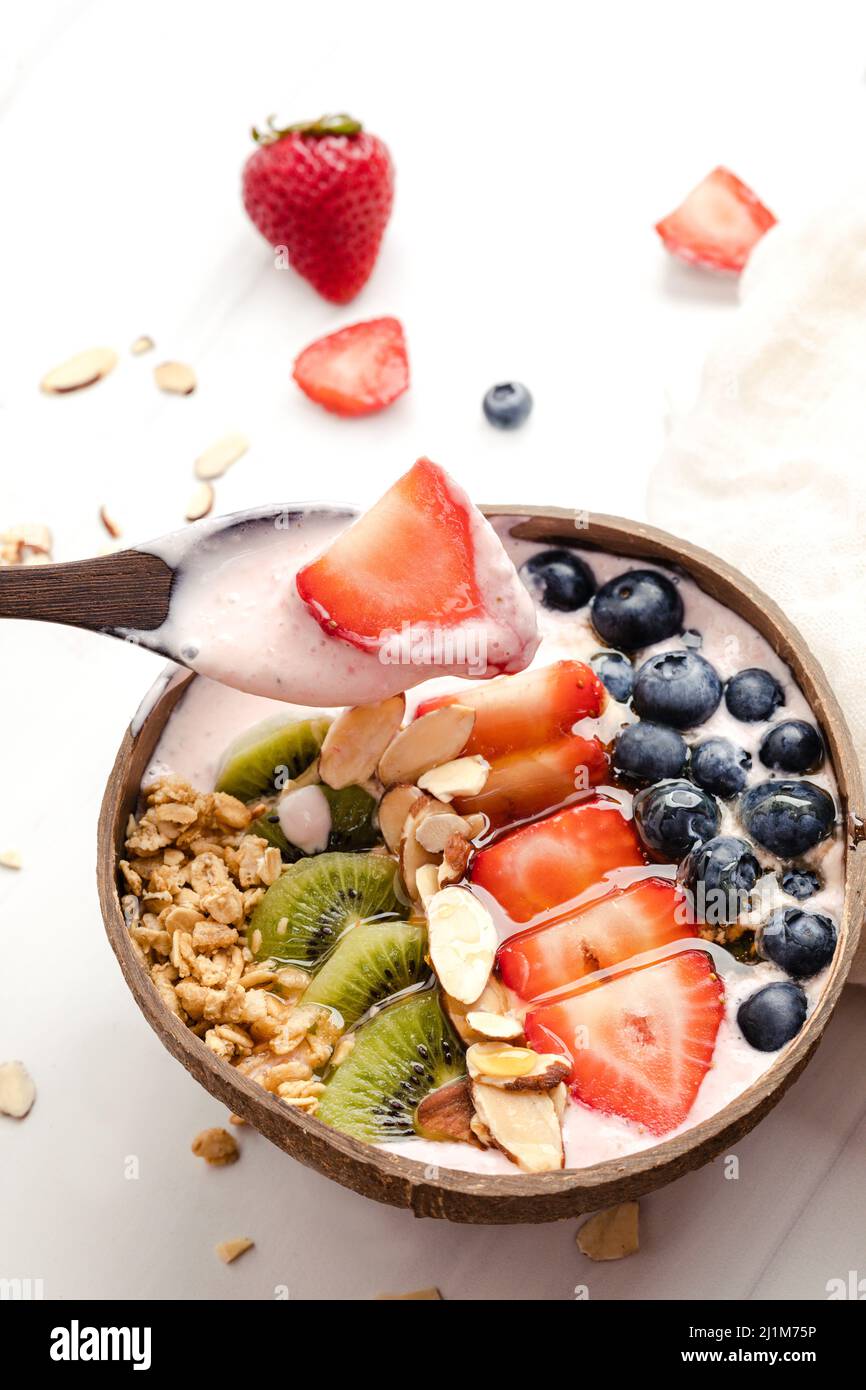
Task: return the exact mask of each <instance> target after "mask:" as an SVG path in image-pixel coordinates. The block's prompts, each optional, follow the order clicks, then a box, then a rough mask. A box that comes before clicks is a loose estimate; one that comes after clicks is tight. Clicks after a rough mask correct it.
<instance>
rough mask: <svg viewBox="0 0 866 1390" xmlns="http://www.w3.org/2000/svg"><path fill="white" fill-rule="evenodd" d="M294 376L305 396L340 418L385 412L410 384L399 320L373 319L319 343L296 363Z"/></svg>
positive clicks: (342, 329)
mask: <svg viewBox="0 0 866 1390" xmlns="http://www.w3.org/2000/svg"><path fill="white" fill-rule="evenodd" d="M292 375H293V376H294V378H295V381H296V382H297V383H298V385H299V386H300V388H301V390H302V391H303V392H304V394H305V395H307V396H309V398H310V400H311V401H316V402H317V404H318V405H323V406H324V407H325V409H326V410H331V411H333V413H334V414H335V415H371V414H372V413H373V412H374V411H376V410H384V408H385V406H386V405H390V404H391V402H392V401H395V400H396V399H397V397H398V396H401V395H402V394H403V392H404V391H405V390H406V388H407V387H408V385H409V359H408V357H407V356H406V339H405V338H404V336H403V325H402V324H401V323H400V321H399V319H370V320H369V322H367V323H353V324H352V326H351V327H350V328H341V329H340V330H339V332H337V333H329V334H328V335H327V337H325V338H318V339H317V340H316V341H315V342H314V343H310V346H309V347H307V348H304V351H303V352H302V353H301V354H300V355H299V356H298V357H297V358H296V359H295V368H294V372H293V373H292Z"/></svg>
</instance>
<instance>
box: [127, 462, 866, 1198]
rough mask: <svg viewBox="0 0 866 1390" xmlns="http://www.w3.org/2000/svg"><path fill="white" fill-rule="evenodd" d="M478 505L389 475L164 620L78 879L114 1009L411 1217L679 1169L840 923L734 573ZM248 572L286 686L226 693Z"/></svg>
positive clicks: (782, 1072)
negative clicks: (169, 627)
mask: <svg viewBox="0 0 866 1390" xmlns="http://www.w3.org/2000/svg"><path fill="white" fill-rule="evenodd" d="M419 470H421V471H420V472H419ZM424 470H432V471H428V472H426V473H425V471H424ZM430 486H432V487H433V488H434V492H435V496H433V497H432V502H431V504H430V506H429V508H427V510H426V511H425V505H426V501H427V500H429V499H428V498H427V493H426V491H425V490H426V489H428V488H429V487H430ZM413 508H415V509H416V510H415V511H414V512H413ZM419 508H420V510H419ZM482 512H483V517H482V515H481V513H479V512H476V509H475V508H473V507H472V506H471V504H470V503H469V502H468V499H466V498H465V495H464V494H462V493H460V491H459V489H457V488H456V487H455V486H454V485H452V484H451V482H450V480H449V479H447V475H444V474H441V472H440V470H435V469H434V468H433V466H432V465H428V464H423V465H416V468H415V469H413V470H412V471H411V472H410V474H408V475H406V478H405V479H403V480H401V482H400V483H398V484H397V485H395V488H394V489H392V490H391V492H390V493H389V494H387V495H386V498H385V499H383V502H382V503H380V504H378V506H377V507H376V508H374V509H373V511H372V512H370V513H368V514H367V516H366V517H365V518H363V519H362V521H361V522H359V523H355V524H352V517H353V514H352V513H351V512H349V511H348V510H341V511H338V512H331V513H328V514H327V517H326V519H325V520H322V519H321V514H320V513H316V517H317V518H318V519H317V520H316V523H315V524H313V525H311V524H309V517H308V518H307V524H304V516H305V513H304V511H303V509H299V510H298V511H297V512H291V513H287V514H286V515H287V521H286V524H285V527H284V528H283V530H282V532H277V531H274V532H272V534H270V535H269V536H268V537H266V538H265V539H264V540H261V538H259V539H257V540H256V541H255V542H254V543H252V542H250V543H248V544H244V543H242V544H241V545H240V547H239V551H238V557H237V567H236V569H234V570H233V569H232V566H231V565H229V566H228V568H227V570H226V571H225V572H223V573H222V574H221V575H220V576H217V579H216V587H215V588H214V587H213V586H212V587H211V589H210V597H209V601H208V603H207V604H206V605H204V606H202V605H201V604H199V605H198V613H199V617H198V618H195V619H194V618H193V616H192V615H193V612H194V609H193V607H192V606H191V604H190V605H188V610H189V625H190V633H191V639H190V652H191V654H192V657H191V664H193V665H195V664H196V662H198V665H197V670H198V672H199V673H198V674H191V673H189V672H180V671H178V670H177V669H172V670H170V671H169V672H167V673H166V676H165V678H164V679H163V680H162V681H161V682H160V683H158V686H157V688H156V689H155V691H154V692H152V694H151V696H150V697H148V699H147V701H146V702H145V705H144V706H143V707H142V710H141V711H140V713H139V716H138V717H137V718H136V721H135V722H134V724H133V726H132V728H131V729H130V731H129V732H128V733H127V735H126V738H125V740H124V743H123V745H122V747H121V749H120V751H119V753H118V757H117V761H116V764H115V767H114V770H113V772H112V775H111V778H110V780H109V784H108V788H107V790H106V795H105V800H104V804H103V810H102V816H101V821H100V828H99V886H100V896H101V902H102V908H103V915H104V918H105V923H106V928H107V931H108V935H109V938H110V940H111V944H112V946H113V948H114V950H115V953H116V954H117V956H118V959H119V961H120V965H121V968H122V970H123V973H124V975H125V977H126V979H127V982H128V983H129V985H130V988H131V989H132V992H133V994H134V995H135V998H136V1000H137V1001H138V1003H139V1005H140V1007H141V1009H142V1011H143V1012H144V1014H145V1016H146V1017H147V1018H148V1021H149V1022H150V1023H151V1024H152V1026H153V1027H154V1028H155V1030H156V1031H157V1032H158V1033H159V1035H160V1037H161V1038H162V1040H163V1041H164V1043H165V1044H166V1046H167V1047H168V1048H169V1050H170V1051H171V1052H172V1053H173V1054H174V1055H175V1056H176V1057H177V1058H178V1059H179V1060H180V1061H182V1062H183V1064H184V1066H186V1068H187V1069H188V1070H189V1071H190V1072H191V1073H192V1074H193V1075H194V1076H195V1077H196V1078H197V1079H198V1080H199V1081H201V1082H202V1084H203V1085H205V1086H206V1087H207V1089H208V1090H209V1091H211V1092H212V1093H213V1094H214V1095H215V1096H217V1097H218V1098H219V1099H220V1100H222V1101H224V1102H225V1104H226V1105H227V1106H229V1108H230V1109H231V1110H232V1111H233V1112H235V1113H237V1114H239V1115H241V1116H243V1117H244V1118H245V1119H246V1120H248V1121H249V1122H250V1123H251V1124H253V1125H254V1126H255V1127H256V1128H258V1129H259V1130H260V1131H261V1132H262V1133H264V1134H265V1135H266V1136H267V1137H268V1138H269V1139H271V1140H273V1142H275V1143H276V1144H278V1145H279V1146H280V1147H281V1148H283V1149H284V1150H285V1151H286V1152H287V1153H289V1154H291V1155H292V1156H293V1157H295V1158H298V1159H300V1160H301V1161H302V1162H304V1163H307V1164H309V1165H310V1166H312V1167H314V1168H316V1169H318V1170H319V1171H321V1172H323V1173H325V1174H326V1175H327V1176H329V1177H332V1178H334V1179H336V1180H337V1181H338V1182H340V1183H342V1184H344V1185H345V1186H347V1187H350V1188H353V1189H354V1190H356V1191H358V1192H361V1193H364V1194H365V1195H367V1196H371V1197H374V1198H376V1199H377V1200H380V1201H385V1202H389V1203H392V1204H394V1205H397V1206H406V1207H411V1208H412V1209H413V1210H414V1211H415V1212H416V1214H418V1215H430V1216H440V1217H445V1218H448V1219H451V1220H457V1221H474V1222H514V1221H543V1220H552V1219H556V1218H558V1217H564V1216H568V1215H570V1214H573V1213H577V1212H581V1211H587V1210H593V1209H597V1208H599V1207H602V1206H605V1205H608V1204H610V1203H612V1202H615V1201H622V1200H625V1199H628V1198H634V1197H636V1196H639V1195H641V1194H642V1193H646V1192H648V1191H650V1190H651V1189H653V1188H655V1187H658V1186H660V1185H661V1184H663V1183H666V1182H669V1181H671V1180H672V1179H674V1178H676V1177H677V1176H679V1175H681V1174H682V1173H684V1172H686V1171H688V1170H689V1169H691V1168H694V1167H696V1166H698V1165H699V1164H702V1163H705V1162H707V1161H708V1160H710V1159H711V1158H713V1157H714V1156H715V1155H716V1154H718V1153H720V1152H721V1151H723V1150H724V1149H725V1148H727V1147H728V1146H730V1144H732V1143H733V1142H736V1141H737V1140H738V1139H739V1138H741V1137H742V1136H743V1135H744V1134H746V1133H747V1132H748V1130H749V1129H751V1128H752V1126H753V1125H754V1124H756V1123H757V1121H758V1120H759V1119H761V1118H762V1117H763V1116H764V1115H765V1114H766V1113H767V1112H768V1111H769V1110H770V1109H771V1108H772V1106H773V1105H774V1104H775V1103H776V1102H777V1101H778V1100H779V1099H780V1098H781V1096H782V1095H783V1093H784V1092H785V1090H787V1088H788V1086H789V1085H790V1084H791V1083H792V1082H793V1081H794V1080H795V1079H796V1077H797V1076H798V1075H799V1073H800V1072H801V1071H802V1069H803V1067H804V1066H805V1065H806V1063H807V1061H808V1060H809V1057H810V1056H811V1054H812V1052H813V1051H814V1048H815V1047H816V1046H817V1043H818V1041H819V1039H820V1037H821V1034H822V1032H823V1029H824V1027H825V1025H826V1023H827V1020H828V1018H829V1016H830V1013H831V1011H832V1009H833V1006H834V1004H835V1001H836V999H837V998H838V994H839V991H840V990H841V988H842V985H843V983H844V980H845V977H846V975H847V972H848V970H849V968H850V964H851V961H852V958H853V954H854V951H855V948H856V944H857V936H858V933H859V926H860V916H861V912H862V895H863V888H864V876H866V870H864V852H863V851H862V849H860V848H859V845H860V839H861V833H860V827H861V825H862V817H863V794H862V786H861V781H860V774H859V770H858V767H857V764H856V760H855V757H854V754H853V750H852V748H851V744H850V739H849V736H848V733H847V730H846V728H845V724H844V720H843V719H842V716H841V714H840V711H839V709H838V706H837V705H836V702H835V699H834V697H833V695H832V693H831V691H830V689H829V688H828V686H827V683H826V680H825V678H824V676H823V674H822V672H821V671H820V669H819V668H818V666H817V665H816V663H815V662H814V660H813V659H812V657H811V656H810V654H809V653H808V651H806V650H805V648H804V645H803V643H802V640H801V639H800V638H799V636H798V634H797V633H796V631H795V630H794V629H793V628H792V627H791V625H790V624H789V623H788V622H787V620H786V619H785V618H784V616H783V615H782V613H781V612H780V611H779V610H778V609H777V608H775V606H774V605H773V604H772V603H771V602H770V601H769V600H768V599H766V598H765V597H764V595H762V594H761V593H760V592H758V591H756V590H755V589H754V587H753V586H752V585H750V584H749V582H748V581H747V580H746V579H745V578H744V577H743V576H741V575H739V574H738V573H737V572H736V571H734V570H731V569H730V568H728V567H727V566H725V565H724V564H723V563H722V562H721V561H718V560H716V559H715V558H714V557H712V556H711V555H709V554H707V553H706V552H703V551H700V550H698V549H696V548H695V547H692V546H688V545H686V544H685V543H683V542H679V541H677V540H675V539H674V538H672V537H670V536H667V535H665V534H664V533H662V532H659V531H655V530H652V529H650V528H647V527H643V526H640V525H637V524H635V523H632V522H628V521H623V520H619V519H616V518H611V517H592V516H587V515H586V514H575V513H573V512H565V511H561V510H556V509H546V510H539V509H534V508H512V507H487V508H483V509H482ZM401 538H402V539H401ZM371 555H372V556H373V559H371V558H370V557H371ZM382 556H385V557H386V558H385V561H384V569H383V571H382V572H381V573H378V574H377V573H376V567H377V566H382V565H383V561H382V559H381V557H382ZM376 557H378V558H376ZM482 561H483V565H482ZM370 566H372V569H370ZM482 569H483V577H482V579H479V578H478V576H479V574H481V572H482ZM248 573H255V574H257V575H258V576H259V577H261V576H262V575H266V576H267V578H268V584H267V585H266V586H265V590H262V591H261V592H262V594H263V595H265V596H262V597H260V598H259V599H258V600H257V602H256V608H257V613H256V616H255V621H256V622H257V623H261V621H262V610H263V609H264V610H265V612H266V614H267V615H268V622H267V630H268V631H269V632H270V633H271V635H272V639H273V640H272V647H273V650H275V651H277V652H279V651H280V650H281V648H280V645H279V642H280V636H279V634H280V631H281V628H282V626H285V624H286V622H288V628H287V630H288V631H289V633H290V640H291V643H292V644H293V650H294V653H295V660H294V663H293V667H292V670H291V672H290V673H288V674H287V675H286V686H287V691H290V692H291V694H290V695H289V698H292V699H294V700H295V701H298V700H300V701H302V703H293V704H289V703H287V702H286V701H285V700H284V699H280V700H274V699H272V698H269V696H270V695H272V694H273V689H272V687H269V686H268V685H267V681H266V679H265V676H264V675H263V676H262V677H261V679H259V680H257V681H256V682H254V683H252V682H250V681H249V680H247V681H246V682H245V684H246V686H247V690H249V687H250V685H251V684H252V685H253V688H254V689H258V690H261V691H264V690H265V689H267V690H268V695H265V694H264V693H263V694H250V693H242V692H241V690H239V689H234V688H232V686H233V685H235V684H236V685H241V684H243V683H244V682H243V681H242V680H241V678H240V674H239V673H237V672H233V671H232V669H231V663H230V660H229V659H221V657H220V651H221V641H220V639H221V637H222V636H223V635H224V633H225V632H226V631H228V629H229V627H230V619H229V617H228V614H229V612H231V611H236V610H237V608H238V605H240V606H241V608H243V606H244V602H245V599H244V593H245V592H246V591H245V590H244V588H243V582H244V581H243V579H242V575H244V574H248ZM419 574H420V575H421V576H423V583H419V581H418V578H417V577H418V575H419ZM347 576H348V578H347ZM476 581H477V582H476ZM181 582H183V576H181ZM195 582H196V583H197V582H198V581H195ZM190 583H191V584H192V581H190ZM192 592H193V589H192V588H190V593H192ZM286 593H290V594H291V599H290V601H289V608H290V617H289V619H288V620H287V619H286V616H285V612H284V610H283V607H282V605H283V604H284V602H286V600H285V595H286ZM446 593H447V594H449V595H456V596H457V604H456V607H454V608H452V609H451V610H450V611H449V613H448V616H447V621H443V613H444V612H445V609H444V608H443V604H442V603H441V602H440V601H439V599H440V597H441V595H442V594H446ZM371 595H372V597H371ZM181 597H183V591H181ZM449 601H450V600H449ZM269 605H273V608H272V610H271V608H270V607H269ZM434 617H435V622H434V621H433V618H434ZM249 620H250V621H253V618H252V617H250V619H249ZM263 630H264V629H263ZM323 643H324V644H325V645H324V646H323ZM222 645H223V646H224V645H225V644H224V643H223V644H222ZM332 650H335V651H336V652H337V658H336V660H335V661H331V659H330V655H329V654H330V652H331V651H332ZM317 669H318V670H319V672H320V676H319V678H318V682H319V688H320V689H321V691H322V695H321V696H320V697H319V698H318V700H315V699H314V698H311V696H313V695H314V686H315V685H316V680H317V677H316V670H317ZM263 671H264V665H263ZM211 677H217V678H218V679H212V678H211ZM226 682H228V683H226ZM351 690H357V692H358V693H357V694H356V695H355V697H354V698H352V697H351V695H349V696H348V698H347V692H349V691H351ZM299 692H300V693H299ZM280 694H282V691H281V692H280Z"/></svg>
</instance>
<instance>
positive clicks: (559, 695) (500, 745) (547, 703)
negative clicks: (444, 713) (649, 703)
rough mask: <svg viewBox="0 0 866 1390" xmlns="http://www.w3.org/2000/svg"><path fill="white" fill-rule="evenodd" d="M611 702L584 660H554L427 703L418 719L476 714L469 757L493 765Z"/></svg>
mask: <svg viewBox="0 0 866 1390" xmlns="http://www.w3.org/2000/svg"><path fill="white" fill-rule="evenodd" d="M606 700H607V692H606V690H605V688H604V686H603V685H602V683H601V681H600V680H599V679H598V677H597V675H596V674H595V672H594V671H593V670H592V667H590V666H587V665H585V663H584V662H582V661H555V662H554V663H553V665H552V666H539V667H538V668H537V669H536V670H533V671H524V672H523V673H522V675H519V676H501V677H500V678H499V679H498V680H493V681H488V682H487V683H486V684H484V685H480V686H476V687H475V688H474V689H472V690H466V689H463V690H455V691H453V692H452V693H451V694H450V695H437V696H436V697H434V698H433V699H432V700H424V701H423V702H422V704H420V705H419V706H418V710H417V715H421V714H429V712H430V711H431V710H434V709H440V708H441V707H442V705H455V704H459V705H469V706H470V707H471V708H472V709H474V710H475V726H474V728H473V730H472V733H471V735H470V738H469V742H468V743H467V745H466V749H465V752H467V753H480V754H481V756H482V758H487V759H488V760H491V759H494V758H500V757H502V756H503V755H504V754H506V753H513V752H514V750H515V749H517V748H537V747H538V746H539V745H540V744H543V743H552V742H553V741H554V740H558V739H560V738H562V737H563V735H565V734H570V733H571V731H572V729H573V727H574V725H575V724H576V723H577V722H578V720H579V719H587V718H590V719H594V718H596V717H597V716H598V715H600V714H601V712H602V710H603V709H604V706H605V703H606Z"/></svg>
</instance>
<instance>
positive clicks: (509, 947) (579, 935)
mask: <svg viewBox="0 0 866 1390" xmlns="http://www.w3.org/2000/svg"><path fill="white" fill-rule="evenodd" d="M685 908H686V899H685V895H684V894H683V893H682V891H681V890H680V889H679V888H678V887H677V886H676V885H675V884H673V883H670V882H669V881H666V880H665V879H661V878H645V879H642V880H641V882H639V883H632V884H631V885H630V886H629V887H628V888H619V889H617V890H616V891H615V892H613V893H609V894H608V896H607V897H605V898H601V899H599V900H598V901H597V902H594V903H590V904H589V905H588V906H587V907H584V908H582V909H581V910H580V911H579V912H577V913H575V914H574V915H572V916H569V917H563V918H561V919H559V920H558V921H555V922H550V923H547V924H545V925H544V926H540V927H529V928H528V929H527V930H526V931H521V932H517V934H516V935H515V936H511V937H509V938H508V940H507V941H504V942H503V944H502V945H501V946H500V948H499V955H498V957H497V960H498V965H499V974H500V975H501V977H502V980H503V983H504V984H506V985H508V987H509V989H513V990H514V992H515V994H519V995H520V996H521V998H522V999H537V998H538V997H539V995H541V994H548V993H550V992H551V991H552V990H563V989H565V988H566V986H567V985H570V984H572V983H573V982H574V981H575V980H580V979H582V978H583V976H584V975H590V974H592V972H593V971H594V970H604V969H606V968H607V966H609V965H619V964H620V962H621V961H625V960H628V959H629V957H631V956H637V955H640V953H641V952H642V951H652V950H655V949H656V947H658V946H666V945H667V944H668V942H669V941H678V940H680V939H681V938H682V937H690V936H695V935H696V932H695V928H694V927H693V926H689V924H688V923H687V921H686V915H687V914H686V911H685Z"/></svg>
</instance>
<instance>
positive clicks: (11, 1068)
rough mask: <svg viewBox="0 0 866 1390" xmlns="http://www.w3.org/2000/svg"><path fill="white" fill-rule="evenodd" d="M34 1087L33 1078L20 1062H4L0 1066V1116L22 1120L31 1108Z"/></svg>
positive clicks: (34, 1095) (34, 1092)
mask: <svg viewBox="0 0 866 1390" xmlns="http://www.w3.org/2000/svg"><path fill="white" fill-rule="evenodd" d="M35 1099H36V1087H35V1086H34V1084H33V1078H32V1077H31V1075H30V1073H29V1072H28V1071H27V1069H26V1068H25V1067H24V1065H23V1064H22V1063H21V1062H4V1063H3V1065H2V1066H0V1115H11V1116H12V1118H13V1119H14V1120H23V1118H24V1116H25V1115H26V1114H28V1112H29V1111H30V1110H31V1109H32V1108H33V1102H34V1101H35Z"/></svg>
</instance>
